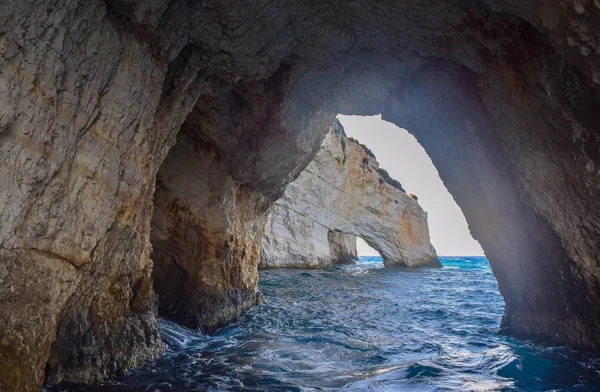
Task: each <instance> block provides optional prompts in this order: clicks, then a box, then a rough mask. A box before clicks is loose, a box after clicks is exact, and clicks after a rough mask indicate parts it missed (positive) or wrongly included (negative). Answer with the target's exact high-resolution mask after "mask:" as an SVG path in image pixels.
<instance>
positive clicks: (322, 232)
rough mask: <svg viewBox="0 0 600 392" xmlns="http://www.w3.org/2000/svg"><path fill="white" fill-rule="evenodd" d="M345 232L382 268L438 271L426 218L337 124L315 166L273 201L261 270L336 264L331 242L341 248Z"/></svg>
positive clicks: (365, 148) (396, 182)
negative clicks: (370, 250) (379, 259)
mask: <svg viewBox="0 0 600 392" xmlns="http://www.w3.org/2000/svg"><path fill="white" fill-rule="evenodd" d="M336 233H339V234H336ZM348 235H349V236H352V237H354V247H355V248H356V238H355V237H356V236H359V237H361V238H363V239H364V240H365V241H367V243H369V245H370V246H371V247H373V248H374V249H376V250H377V251H378V252H379V253H380V254H381V256H382V257H383V262H384V264H385V265H386V266H387V267H394V266H408V267H418V266H436V267H438V266H441V265H440V263H439V260H438V258H437V255H436V252H435V249H434V248H433V246H432V245H431V243H430V241H429V227H428V225H427V213H426V212H425V211H423V209H422V208H421V207H420V206H419V203H418V202H417V201H416V200H415V199H413V198H412V197H410V196H409V195H407V194H406V192H405V191H404V189H402V185H400V183H399V182H398V181H396V180H394V179H392V178H390V177H389V175H388V174H387V172H386V171H385V170H383V169H382V168H380V167H379V163H378V162H377V160H376V159H375V156H374V155H373V153H372V152H371V151H370V150H369V149H368V148H367V147H366V146H364V145H361V144H360V143H359V142H358V141H356V140H354V139H349V138H347V137H346V135H345V134H344V129H343V127H342V125H341V124H340V123H339V122H337V121H336V122H335V124H334V125H333V127H332V130H331V131H330V132H329V133H328V134H327V136H326V137H325V140H324V141H323V144H322V145H321V149H320V150H319V152H318V153H317V155H316V156H315V158H314V159H313V161H312V162H311V163H310V164H309V165H308V166H307V168H306V169H305V170H304V171H303V172H302V173H301V174H300V176H299V177H298V178H297V179H296V180H294V181H293V182H292V183H290V184H289V185H288V186H287V188H286V190H285V192H284V194H283V196H282V197H281V198H280V199H279V200H277V201H276V202H275V206H274V207H273V210H272V212H271V214H270V215H269V220H268V222H267V226H266V231H265V236H264V238H263V241H262V256H261V265H262V266H263V267H286V266H288V267H291V266H295V267H329V266H332V265H335V264H336V263H337V262H338V261H339V257H338V255H337V253H338V252H332V245H333V248H334V249H335V248H338V246H336V245H337V244H339V245H342V246H341V249H343V248H344V246H343V244H342V243H339V240H344V239H345V238H344V236H348ZM342 253H343V252H342ZM355 253H356V251H355Z"/></svg>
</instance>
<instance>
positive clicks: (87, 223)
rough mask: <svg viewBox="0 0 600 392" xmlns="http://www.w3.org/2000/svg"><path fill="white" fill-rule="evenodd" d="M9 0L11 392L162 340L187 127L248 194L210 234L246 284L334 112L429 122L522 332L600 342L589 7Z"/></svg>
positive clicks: (6, 240) (236, 193)
mask: <svg viewBox="0 0 600 392" xmlns="http://www.w3.org/2000/svg"><path fill="white" fill-rule="evenodd" d="M0 11H1V12H0V54H1V56H0V62H1V70H0V78H1V79H2V84H0V103H1V105H0V163H1V164H0V184H2V188H0V222H1V224H0V277H1V279H2V285H0V336H1V337H2V338H1V340H0V353H1V354H2V357H1V360H0V380H1V381H0V383H1V384H0V386H1V387H2V388H4V389H13V390H14V389H17V390H36V389H37V390H39V387H40V385H41V384H42V382H43V380H44V379H46V380H47V381H48V382H58V381H61V380H66V381H85V382H93V381H98V380H100V379H102V378H104V377H106V376H107V375H110V374H112V373H114V372H118V371H122V370H124V369H127V368H130V367H132V366H136V365H139V364H141V363H143V362H145V361H148V360H150V359H151V358H153V357H154V356H156V355H157V354H159V353H160V352H161V349H162V348H161V343H160V339H159V337H158V328H157V324H156V320H155V315H156V310H155V297H154V294H153V290H152V284H151V277H150V275H151V270H152V263H151V260H150V257H149V255H150V249H151V246H150V242H149V236H150V220H151V217H152V201H153V193H154V187H155V176H156V173H157V172H158V171H159V166H160V165H161V162H162V161H163V160H164V158H165V157H166V156H167V153H168V150H169V147H170V146H172V145H173V144H174V143H175V141H176V137H177V136H176V135H177V133H178V131H179V130H182V132H180V134H181V136H180V141H181V140H183V139H182V138H185V137H186V136H185V135H187V137H188V140H192V141H193V143H194V144H198V145H200V146H202V145H204V146H206V147H203V148H204V149H205V150H210V151H212V154H214V156H215V157H217V158H215V159H217V160H218V162H219V168H220V169H219V170H221V171H222V173H223V174H224V177H223V178H224V179H225V180H224V182H223V183H221V184H212V186H214V192H215V194H217V193H218V194H219V195H222V196H223V197H224V196H225V195H229V196H230V197H229V198H222V199H221V200H224V201H225V200H226V201H228V202H231V203H232V204H231V205H233V206H234V207H235V208H233V209H230V210H229V211H230V212H231V211H233V212H234V213H233V214H227V213H223V214H222V216H221V218H223V219H221V218H219V219H220V221H221V222H225V223H223V225H222V226H218V225H212V224H211V225H210V226H208V227H207V228H206V230H209V231H211V232H214V233H218V236H217V237H215V238H218V239H219V240H218V241H215V242H214V243H215V244H216V246H215V247H214V248H213V250H215V251H218V252H224V253H219V254H224V255H225V257H223V258H222V259H221V258H220V260H227V262H228V265H229V266H230V267H231V270H237V271H241V272H243V273H244V274H247V276H248V277H247V278H244V279H238V280H237V282H238V283H239V284H240V286H241V287H244V285H245V284H247V283H248V282H251V281H252V279H254V278H253V276H255V274H256V272H255V266H256V261H254V262H253V261H252V260H257V253H256V251H255V250H256V249H257V248H256V246H255V245H256V244H258V241H259V239H260V238H261V237H262V233H261V230H262V229H261V227H260V226H261V225H260V224H256V225H255V224H253V222H250V221H248V220H247V219H246V217H247V216H258V215H260V216H261V217H262V216H264V217H265V219H266V215H267V211H268V208H269V206H270V205H272V203H273V202H274V201H275V200H276V199H277V198H278V197H279V196H280V195H281V193H282V192H283V190H284V188H285V185H286V184H287V183H289V182H290V181H291V180H293V179H294V178H295V177H296V176H297V175H298V173H299V172H300V171H301V170H302V169H303V168H304V167H305V166H306V165H307V164H308V162H310V160H311V159H312V157H313V156H314V154H315V153H316V151H317V149H318V146H319V143H320V142H321V140H322V138H323V136H324V132H325V130H326V128H327V126H328V125H329V124H331V121H332V120H333V117H334V116H335V115H336V114H338V113H345V114H377V113H383V117H384V118H385V119H387V120H388V121H391V122H393V123H395V124H397V125H399V126H402V127H404V128H407V129H408V130H409V131H410V132H412V133H414V134H415V135H416V136H417V138H418V139H419V141H420V143H421V144H422V145H423V146H424V147H425V149H426V150H427V151H428V153H429V154H430V156H431V157H432V160H433V161H434V163H435V164H436V167H437V168H438V171H439V172H440V175H441V177H442V179H443V180H444V182H445V183H446V186H447V187H448V189H449V190H450V192H451V193H452V194H453V195H454V197H455V199H456V200H457V202H458V204H459V206H460V207H461V208H462V209H463V211H464V213H465V216H466V218H467V220H468V222H469V225H470V227H471V231H472V233H473V235H474V237H475V238H476V239H477V240H479V242H480V243H481V244H482V246H483V248H484V250H485V251H486V254H487V255H488V258H489V260H490V262H491V265H492V268H493V271H494V273H495V275H496V277H497V279H498V283H499V287H500V290H501V292H502V294H503V296H504V298H505V302H506V314H505V317H504V320H503V327H504V329H505V331H506V332H508V333H512V334H514V335H517V336H521V337H529V338H535V339H539V340H546V341H551V342H555V343H559V344H568V345H571V346H573V347H575V348H581V349H586V350H592V351H599V350H600V333H599V331H598V328H597V325H599V324H600V294H599V293H600V268H599V260H598V255H599V254H600V252H599V250H600V249H599V248H600V245H599V242H598V238H600V236H599V234H600V228H599V227H598V224H597V222H598V221H600V219H599V218H600V205H599V204H598V203H597V195H598V189H599V188H600V185H599V181H600V180H599V175H598V169H597V168H598V166H599V165H600V154H599V147H598V146H599V143H598V134H599V129H598V124H600V119H599V116H600V114H599V113H600V112H599V111H598V110H597V108H598V107H599V104H600V100H599V97H598V95H599V91H598V89H599V87H598V83H599V82H600V55H599V54H598V53H599V52H600V49H599V39H598V37H599V34H600V33H599V27H598V26H599V25H600V22H599V20H600V9H599V8H598V7H597V4H596V3H595V2H592V1H576V2H571V1H566V0H553V1H547V2H539V1H533V0H524V1H521V2H519V4H518V5H517V4H516V3H515V2H512V1H507V0H494V1H492V0H481V1H478V2H471V1H469V2H467V1H464V0H451V1H444V2H434V1H430V0H413V1H401V2H381V1H375V0H362V1H353V2H339V1H323V2H320V3H319V4H314V3H312V2H297V3H293V4H291V3H289V2H287V1H284V0H268V1H258V2H257V1H236V2H229V1H219V0H215V1H211V2H202V3H199V2H185V1H179V0H161V1H149V0H148V1H137V2H131V1H128V0H123V1H114V0H110V1H109V0H107V1H100V0H92V1H82V0H81V1H76V0H75V1H72V0H58V1H55V2H52V3H49V2H47V3H44V2H33V1H21V0H9V1H5V2H3V3H2V5H0ZM184 123H185V125H184V126H183V128H182V126H181V125H182V124H184ZM184 143H187V142H185V141H184ZM198 151H200V150H198ZM181 174H182V176H185V175H190V177H191V179H193V177H192V176H191V174H193V173H183V172H182V173H181ZM238 207H239V208H238ZM261 219H262V218H261ZM259 221H260V219H258V220H257V222H259ZM213 226H214V227H216V228H219V230H213V228H214V227H213ZM200 227H201V226H200ZM203 230H204V229H203ZM257 238H258V240H257ZM244 251H245V252H244ZM253 263H254V264H253ZM235 276H236V275H235V274H233V275H232V279H234V281H235V279H237V278H235ZM235 292H236V291H233V293H235ZM252 293H253V292H252V291H251V290H250V291H249V292H248V293H247V294H252ZM239 298H242V299H243V298H247V297H244V295H243V294H241V295H240V297H239ZM45 369H46V371H45Z"/></svg>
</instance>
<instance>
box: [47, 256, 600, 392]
mask: <svg viewBox="0 0 600 392" xmlns="http://www.w3.org/2000/svg"><path fill="white" fill-rule="evenodd" d="M441 261H442V264H443V265H444V268H443V269H416V270H408V269H404V270H403V269H400V270H394V269H384V268H383V264H382V262H381V258H379V257H362V258H361V260H360V262H359V263H358V264H357V265H350V266H340V267H337V268H333V269H329V270H291V269H289V270H288V269H281V270H267V271H261V273H260V288H261V290H262V292H263V294H264V296H265V299H266V300H267V303H266V304H265V305H261V306H258V307H255V308H253V309H251V310H250V311H248V312H247V313H246V314H245V315H244V316H243V317H241V318H240V319H238V320H236V321H235V322H234V323H233V324H232V325H230V326H228V327H226V328H224V329H221V330H220V331H218V332H217V333H216V334H213V335H211V336H207V335H202V334H199V333H196V332H192V331H189V330H187V329H185V328H183V327H181V326H179V325H177V324H175V323H173V322H170V321H167V320H161V329H162V334H163V339H164V340H165V341H166V343H167V345H168V352H167V354H166V355H164V356H163V357H161V358H159V359H158V360H157V361H156V362H155V363H153V364H150V365H147V366H144V367H142V368H140V369H136V370H134V371H132V372H131V373H129V374H128V375H126V376H124V377H121V378H119V379H117V380H116V382H117V385H116V386H115V385H113V386H105V387H97V388H93V389H92V388H90V387H85V388H83V389H82V388H81V387H79V388H78V387H77V386H73V387H69V388H67V387H64V388H55V389H52V390H53V391H58V390H60V391H75V390H78V391H79V390H86V391H93V390H97V391H107V390H111V391H112V390H115V391H116V390H118V391H600V359H598V358H597V357H593V356H589V355H584V354H580V353H576V352H573V351H571V350H569V349H566V348H563V347H541V346H538V345H536V344H533V343H531V342H525V341H519V340H515V339H512V338H510V337H506V336H502V335H500V334H498V326H499V324H500V319H501V317H502V312H503V307H504V303H503V300H502V297H501V295H500V294H499V292H498V287H497V284H496V280H495V278H494V276H493V274H492V272H491V270H490V267H489V265H488V262H487V260H486V259H485V258H484V257H442V258H441Z"/></svg>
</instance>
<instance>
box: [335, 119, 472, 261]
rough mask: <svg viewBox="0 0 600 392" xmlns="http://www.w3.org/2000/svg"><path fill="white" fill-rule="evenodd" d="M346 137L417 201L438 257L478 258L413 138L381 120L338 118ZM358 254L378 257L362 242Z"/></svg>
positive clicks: (463, 222) (464, 225)
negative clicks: (363, 148)
mask: <svg viewBox="0 0 600 392" xmlns="http://www.w3.org/2000/svg"><path fill="white" fill-rule="evenodd" d="M338 118H339V120H340V121H341V122H342V124H343V125H344V128H345V130H346V134H347V135H348V136H353V137H355V138H357V139H358V140H359V141H360V142H361V143H363V144H365V145H366V146H367V147H369V148H370V149H371V150H372V151H373V152H374V153H375V155H376V156H377V160H378V161H379V165H380V166H381V167H382V168H384V169H385V170H387V171H388V172H389V173H390V176H392V178H395V179H396V180H398V181H400V183H401V184H402V187H403V188H404V189H405V190H406V192H407V193H414V194H415V195H417V196H418V197H419V204H421V207H423V209H424V210H425V211H427V214H428V220H429V233H430V235H431V243H432V244H433V246H434V247H435V249H436V250H437V253H438V255H440V256H478V255H483V250H482V249H481V246H480V245H479V243H478V242H477V241H475V240H474V239H473V237H471V234H470V233H469V228H468V226H467V222H466V220H465V217H464V215H463V213H462V211H461V210H460V208H459V207H458V205H457V204H456V202H455V201H454V199H453V198H452V195H450V193H449V192H448V190H447V189H446V187H445V186H444V183H443V182H442V180H441V179H440V176H439V174H438V171H437V169H436V168H435V166H433V163H432V162H431V159H430V158H429V156H428V155H427V153H426V152H425V150H424V149H423V147H421V145H420V144H419V143H418V142H417V139H415V137H414V136H412V135H411V134H409V133H408V131H406V130H405V129H402V128H398V127H397V126H395V125H394V124H391V123H388V122H386V121H383V120H382V119H381V116H370V117H362V116H342V115H340V116H339V117H338ZM357 245H358V254H359V255H361V256H371V255H378V253H377V252H376V251H375V250H373V249H372V248H370V247H369V246H368V245H367V244H366V243H365V242H364V241H363V240H361V239H359V241H358V244H357Z"/></svg>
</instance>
